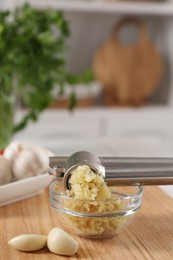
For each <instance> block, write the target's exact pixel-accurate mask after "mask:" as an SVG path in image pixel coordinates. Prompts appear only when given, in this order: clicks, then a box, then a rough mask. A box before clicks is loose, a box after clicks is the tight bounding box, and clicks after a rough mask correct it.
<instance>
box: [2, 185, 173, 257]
mask: <svg viewBox="0 0 173 260" xmlns="http://www.w3.org/2000/svg"><path fill="white" fill-rule="evenodd" d="M55 226H59V227H62V228H64V229H65V230H66V228H65V227H63V226H62V225H61V223H60V220H59V219H58V216H57V213H56V212H55V211H54V210H53V209H51V208H50V205H49V195H48V190H45V191H43V192H42V193H41V194H39V195H37V196H35V197H32V198H30V199H26V200H23V201H21V202H17V203H14V204H11V205H7V206H3V207H1V208H0V259H1V260H18V259H19V260H30V259H34V260H37V259H40V260H49V259H50V260H54V259H68V260H70V259H93V260H96V259H104V260H109V259H118V260H119V259H121V260H126V259H127V260H133V259H138V260H142V259H147V260H150V259H156V260H169V259H170V260H172V259H173V200H172V199H171V198H169V197H168V196H167V195H166V194H165V193H164V192H163V191H161V190H160V189H159V188H158V187H145V189H144V198H143V205H142V208H141V210H140V211H139V212H138V213H137V214H136V217H135V218H134V221H133V222H132V223H131V225H130V226H129V227H128V228H127V229H126V230H124V231H122V232H121V233H120V234H118V235H116V236H115V237H112V238H106V239H99V240H97V239H86V238H82V237H78V236H75V235H74V234H71V235H72V236H73V237H74V238H75V239H76V240H77V241H78V242H79V244H80V248H79V250H78V252H77V253H76V255H75V256H73V257H63V256H57V255H54V254H52V253H51V252H49V251H48V249H47V248H45V249H43V250H40V251H37V252H34V253H25V252H19V251H17V250H15V249H13V248H12V247H10V246H9V245H8V243H7V242H8V240H10V239H11V238H12V237H15V236H17V235H20V234H24V233H39V234H47V233H48V232H49V230H50V229H51V228H53V227H55ZM66 231H67V230H66Z"/></svg>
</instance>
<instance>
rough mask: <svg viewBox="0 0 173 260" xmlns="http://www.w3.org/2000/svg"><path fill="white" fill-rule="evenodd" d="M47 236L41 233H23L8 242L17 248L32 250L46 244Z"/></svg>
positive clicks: (26, 250)
mask: <svg viewBox="0 0 173 260" xmlns="http://www.w3.org/2000/svg"><path fill="white" fill-rule="evenodd" d="M46 243H47V236H45V235H39V234H23V235H20V236H17V237H14V238H12V239H11V240H9V241H8V244H9V245H11V246H12V247H14V248H15V249H17V250H20V251H25V252H32V251H37V250H40V249H42V248H44V247H45V246H46Z"/></svg>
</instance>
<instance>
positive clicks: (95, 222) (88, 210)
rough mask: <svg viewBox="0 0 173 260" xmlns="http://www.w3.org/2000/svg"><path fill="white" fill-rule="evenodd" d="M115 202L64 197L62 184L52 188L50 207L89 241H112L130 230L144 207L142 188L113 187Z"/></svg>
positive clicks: (65, 224) (68, 226)
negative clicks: (122, 232)
mask: <svg viewBox="0 0 173 260" xmlns="http://www.w3.org/2000/svg"><path fill="white" fill-rule="evenodd" d="M110 189H111V191H112V195H113V198H111V199H107V200H81V199H75V198H73V197H69V196H67V195H65V192H64V191H63V185H62V183H60V182H58V181H54V182H52V183H51V184H50V186H49V192H50V204H51V206H52V207H53V208H54V209H55V210H56V211H57V212H58V215H59V219H60V221H61V222H62V224H63V225H64V226H65V227H67V228H68V229H69V230H70V231H71V232H73V233H75V234H77V235H79V236H83V237H88V238H104V237H110V236H113V235H115V234H117V233H118V232H120V231H121V230H122V229H124V228H125V227H127V226H128V225H129V223H130V222H131V221H132V219H133V217H134V215H135V213H136V212H137V211H138V210H139V209H140V207H141V203H142V194H143V188H142V186H128V187H127V186H123V187H119V186H116V187H110Z"/></svg>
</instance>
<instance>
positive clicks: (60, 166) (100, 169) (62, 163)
mask: <svg viewBox="0 0 173 260" xmlns="http://www.w3.org/2000/svg"><path fill="white" fill-rule="evenodd" d="M79 165H88V166H89V167H90V168H91V170H93V171H94V172H96V173H100V174H101V175H102V176H103V177H104V178H105V167H104V166H103V165H102V162H101V160H100V159H99V157H97V156H96V155H95V154H93V153H90V152H87V151H80V152H76V153H74V154H72V155H71V156H70V157H50V163H49V173H50V174H53V175H55V176H56V177H57V178H63V182H64V187H65V188H68V189H69V188H70V186H69V178H70V175H71V172H72V171H73V170H74V169H76V168H77V167H78V166H79Z"/></svg>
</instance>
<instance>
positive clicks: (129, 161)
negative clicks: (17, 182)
mask: <svg viewBox="0 0 173 260" xmlns="http://www.w3.org/2000/svg"><path fill="white" fill-rule="evenodd" d="M79 165H88V166H89V167H90V168H91V169H92V170H93V171H95V172H99V173H100V174H101V175H102V176H103V177H104V178H105V181H106V182H107V184H108V185H109V186H115V185H122V186H123V185H170V184H173V158H143V157H123V158H122V157H97V156H96V155H95V154H93V153H90V152H87V151H79V152H77V153H74V154H72V155H71V156H70V157H59V156H55V157H50V163H49V173H50V174H53V175H55V176H56V177H57V178H58V179H63V182H64V187H65V188H70V185H69V178H70V175H71V172H72V171H73V170H74V169H75V168H77V167H78V166H79Z"/></svg>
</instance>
